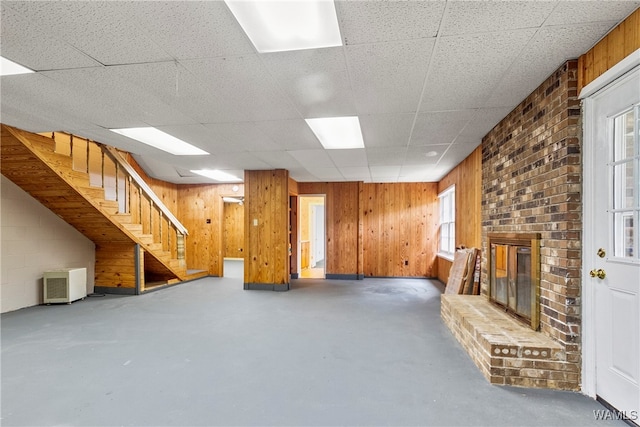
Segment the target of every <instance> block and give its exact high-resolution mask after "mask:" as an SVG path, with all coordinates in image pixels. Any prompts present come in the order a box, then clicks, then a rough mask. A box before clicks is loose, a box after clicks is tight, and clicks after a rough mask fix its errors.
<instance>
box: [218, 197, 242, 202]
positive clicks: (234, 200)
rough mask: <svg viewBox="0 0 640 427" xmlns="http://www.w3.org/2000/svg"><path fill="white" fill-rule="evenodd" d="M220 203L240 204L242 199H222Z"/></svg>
mask: <svg viewBox="0 0 640 427" xmlns="http://www.w3.org/2000/svg"><path fill="white" fill-rule="evenodd" d="M222 201H223V202H226V203H242V199H238V198H237V197H223V198H222Z"/></svg>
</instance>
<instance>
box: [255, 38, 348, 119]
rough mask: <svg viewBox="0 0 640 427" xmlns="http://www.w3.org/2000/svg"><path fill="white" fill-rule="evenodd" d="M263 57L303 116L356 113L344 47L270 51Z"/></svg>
mask: <svg viewBox="0 0 640 427" xmlns="http://www.w3.org/2000/svg"><path fill="white" fill-rule="evenodd" d="M262 58H263V61H264V63H265V65H266V66H267V68H268V69H269V70H270V72H271V74H272V75H273V77H274V79H275V80H276V81H277V82H278V84H279V85H280V87H281V88H283V90H284V91H286V92H287V93H288V95H289V96H290V97H291V99H292V100H293V101H294V103H295V105H296V107H297V109H298V111H299V112H300V114H301V115H302V116H303V117H305V118H317V117H334V116H352V115H355V106H354V103H353V93H352V91H351V82H350V81H349V74H348V72H347V65H346V62H345V55H344V52H343V49H342V48H337V47H335V48H326V49H307V50H299V51H289V52H280V53H269V54H265V55H263V57H262Z"/></svg>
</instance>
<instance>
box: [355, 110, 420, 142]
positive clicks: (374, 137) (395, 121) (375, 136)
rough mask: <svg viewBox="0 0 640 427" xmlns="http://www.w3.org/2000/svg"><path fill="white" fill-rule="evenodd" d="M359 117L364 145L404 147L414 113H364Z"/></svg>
mask: <svg viewBox="0 0 640 427" xmlns="http://www.w3.org/2000/svg"><path fill="white" fill-rule="evenodd" d="M359 117H360V128H361V129H362V138H363V139H364V145H365V147H367V148H373V147H395V146H398V147H405V146H406V145H407V144H408V143H409V135H411V129H412V126H413V122H414V120H415V114H409V113H405V114H366V115H360V116H359Z"/></svg>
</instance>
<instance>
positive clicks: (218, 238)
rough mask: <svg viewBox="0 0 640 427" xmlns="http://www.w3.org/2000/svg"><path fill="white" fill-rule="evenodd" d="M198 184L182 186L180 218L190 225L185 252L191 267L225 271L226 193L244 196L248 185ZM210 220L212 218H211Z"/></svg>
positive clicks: (219, 274) (186, 224)
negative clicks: (224, 216)
mask: <svg viewBox="0 0 640 427" xmlns="http://www.w3.org/2000/svg"><path fill="white" fill-rule="evenodd" d="M236 185H237V186H238V187H239V190H238V191H233V190H232V188H233V187H234V186H235V185H231V184H194V185H180V186H178V192H179V196H178V201H179V204H178V216H177V217H178V219H179V220H180V222H181V223H182V224H183V225H184V226H185V227H186V228H187V230H188V231H189V235H188V236H187V238H186V244H185V252H186V260H187V268H188V269H190V270H191V269H193V270H206V271H208V272H209V274H210V275H212V276H221V275H222V265H223V264H222V257H223V252H224V248H223V239H222V233H223V229H222V227H223V212H224V202H223V201H222V197H223V196H235V197H242V196H243V195H244V185H243V184H236ZM207 220H209V221H210V222H207Z"/></svg>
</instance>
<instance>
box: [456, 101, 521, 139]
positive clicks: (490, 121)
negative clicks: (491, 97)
mask: <svg viewBox="0 0 640 427" xmlns="http://www.w3.org/2000/svg"><path fill="white" fill-rule="evenodd" d="M512 110H513V108H511V107H497V108H483V109H481V110H478V111H476V114H475V116H474V117H473V118H472V119H471V120H470V121H469V123H467V126H466V127H465V128H464V129H463V130H462V132H461V133H460V136H459V137H458V138H456V142H460V141H463V142H470V139H471V140H472V141H474V142H475V143H476V144H478V143H480V141H481V140H482V138H483V137H484V136H485V135H486V134H487V133H489V131H490V130H491V129H493V127H494V126H495V125H497V124H498V123H500V121H501V120H502V119H504V118H505V117H507V115H508V114H509V113H510V112H511V111H512Z"/></svg>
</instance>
